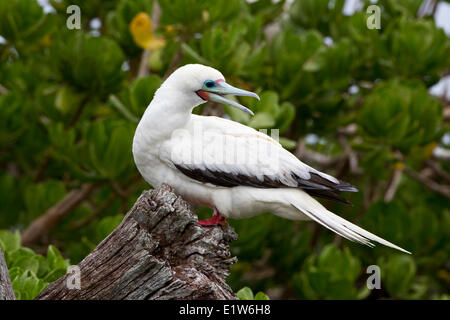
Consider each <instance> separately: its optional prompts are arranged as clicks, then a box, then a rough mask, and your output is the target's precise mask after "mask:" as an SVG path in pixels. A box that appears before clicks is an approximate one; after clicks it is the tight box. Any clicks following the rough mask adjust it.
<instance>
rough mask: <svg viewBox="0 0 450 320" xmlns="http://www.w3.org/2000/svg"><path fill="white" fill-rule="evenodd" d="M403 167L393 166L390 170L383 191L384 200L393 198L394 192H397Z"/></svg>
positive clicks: (387, 200)
mask: <svg viewBox="0 0 450 320" xmlns="http://www.w3.org/2000/svg"><path fill="white" fill-rule="evenodd" d="M402 174H403V168H395V169H394V171H393V172H392V176H391V179H390V181H389V183H388V186H387V188H386V192H385V193H384V202H390V201H392V199H394V196H395V193H396V192H397V189H398V186H399V185H400V181H401V179H402Z"/></svg>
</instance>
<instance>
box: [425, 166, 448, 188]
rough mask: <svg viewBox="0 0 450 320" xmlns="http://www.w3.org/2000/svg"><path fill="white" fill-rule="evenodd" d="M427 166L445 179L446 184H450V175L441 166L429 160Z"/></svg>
mask: <svg viewBox="0 0 450 320" xmlns="http://www.w3.org/2000/svg"><path fill="white" fill-rule="evenodd" d="M426 163H427V165H428V166H429V167H430V168H431V169H433V171H434V172H435V173H436V174H437V175H438V176H439V177H441V178H443V179H444V180H445V181H446V182H448V183H450V174H448V173H447V172H445V171H444V169H442V167H441V165H440V164H439V163H437V162H435V161H432V160H428V161H427V162H426Z"/></svg>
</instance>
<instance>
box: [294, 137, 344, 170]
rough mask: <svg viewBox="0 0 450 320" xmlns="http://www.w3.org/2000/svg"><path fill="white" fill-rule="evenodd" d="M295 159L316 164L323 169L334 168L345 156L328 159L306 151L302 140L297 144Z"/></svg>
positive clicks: (308, 150) (317, 153) (325, 156)
mask: <svg viewBox="0 0 450 320" xmlns="http://www.w3.org/2000/svg"><path fill="white" fill-rule="evenodd" d="M295 155H296V156H297V158H299V159H301V160H302V161H305V162H309V163H317V164H319V165H320V166H322V167H323V168H331V167H334V166H335V165H336V164H338V163H339V162H341V161H343V160H345V159H346V156H345V155H339V156H336V157H330V156H327V155H324V154H322V153H319V152H316V151H314V150H311V149H308V148H307V147H306V145H305V143H304V142H303V140H302V139H299V140H298V142H297V150H296V151H295Z"/></svg>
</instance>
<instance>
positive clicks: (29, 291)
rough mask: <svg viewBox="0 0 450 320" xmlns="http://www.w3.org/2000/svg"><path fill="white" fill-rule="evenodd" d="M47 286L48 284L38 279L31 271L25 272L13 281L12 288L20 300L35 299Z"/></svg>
mask: <svg viewBox="0 0 450 320" xmlns="http://www.w3.org/2000/svg"><path fill="white" fill-rule="evenodd" d="M47 285H48V283H46V282H45V281H43V280H41V279H38V278H37V277H36V275H35V274H34V273H33V272H31V271H25V272H24V273H22V274H21V275H20V276H16V277H15V278H14V279H13V280H12V287H13V289H14V293H15V295H16V298H17V299H18V300H32V299H34V298H35V297H36V296H37V295H38V294H39V293H40V292H41V291H42V290H44V289H45V287H47Z"/></svg>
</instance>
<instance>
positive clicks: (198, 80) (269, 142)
mask: <svg viewBox="0 0 450 320" xmlns="http://www.w3.org/2000/svg"><path fill="white" fill-rule="evenodd" d="M225 95H236V96H251V97H255V98H258V99H259V97H258V95H256V94H255V93H252V92H249V91H246V90H242V89H238V88H235V87H233V86H231V85H229V84H227V83H226V82H225V78H224V76H223V75H222V74H221V73H220V72H219V71H217V70H216V69H213V68H211V67H207V66H203V65H199V64H189V65H185V66H182V67H180V68H178V69H177V70H176V71H174V72H173V73H172V74H171V75H170V76H169V77H168V78H167V79H166V81H164V83H163V84H162V85H161V87H160V88H159V89H158V90H157V91H156V93H155V95H154V97H153V100H152V101H151V103H150V105H149V106H148V108H147V109H146V110H145V112H144V115H143V116H142V119H141V120H140V122H139V124H138V126H137V129H136V132H135V136H134V140H133V156H134V160H135V163H136V166H137V168H138V170H139V172H140V173H141V175H142V176H143V177H144V179H145V180H146V181H147V182H148V183H150V184H151V185H152V186H153V187H158V186H160V185H161V184H162V183H167V184H169V185H171V186H172V187H173V188H174V189H175V191H176V192H177V193H178V194H180V195H181V196H183V197H184V198H186V199H188V200H190V201H193V202H196V203H198V204H202V205H206V206H209V207H210V208H212V209H213V210H214V215H213V217H212V218H211V219H207V220H200V221H199V223H200V224H201V225H216V224H220V225H223V224H226V221H225V219H226V218H245V217H251V216H254V215H258V214H261V213H264V212H272V213H273V214H275V215H277V216H280V217H282V218H286V219H291V220H314V221H316V222H318V223H320V224H321V225H323V226H324V227H326V228H328V229H330V230H332V231H334V232H335V233H337V234H339V235H340V236H342V237H344V238H346V239H348V240H351V241H354V242H358V243H361V244H365V245H368V246H371V247H373V246H374V244H373V243H372V241H374V242H378V243H380V244H383V245H386V246H389V247H392V248H395V249H397V250H400V251H402V252H406V253H409V252H408V251H406V250H404V249H402V248H400V247H398V246H396V245H394V244H392V243H390V242H388V241H386V240H384V239H382V238H380V237H378V236H376V235H374V234H372V233H370V232H368V231H366V230H364V229H362V228H360V227H358V226H356V225H354V224H352V223H350V222H348V221H347V220H345V219H343V218H341V217H339V216H337V215H335V214H334V213H332V212H330V211H328V210H327V209H326V208H325V207H324V206H322V205H321V204H320V203H319V202H318V201H317V200H315V199H314V198H313V197H312V196H316V197H324V198H328V199H333V200H337V201H343V202H346V200H345V199H343V198H341V197H340V196H339V195H338V194H337V192H338V191H350V192H356V191H358V190H357V189H356V188H355V187H353V186H352V185H350V184H348V183H346V182H343V181H340V180H338V179H336V178H334V177H332V176H330V175H328V174H325V173H323V172H320V171H318V170H315V169H314V168H312V167H310V166H308V165H306V164H304V163H303V162H301V161H300V160H299V159H298V158H297V157H295V156H294V155H293V154H291V153H290V152H289V151H287V150H285V149H283V147H282V146H281V145H280V144H279V143H278V141H276V140H275V139H272V138H271V137H269V136H268V135H266V134H264V133H261V132H258V131H256V130H254V129H253V128H250V127H247V126H244V125H242V124H240V123H237V122H234V121H231V120H227V119H223V118H218V117H212V116H199V115H194V114H192V110H193V109H194V108H195V107H197V106H198V105H200V104H202V103H205V102H206V101H214V102H218V103H222V104H227V105H230V106H232V107H236V108H238V109H240V110H242V111H244V112H247V113H250V114H253V113H252V111H250V110H249V109H248V108H246V107H244V106H243V105H241V104H239V103H237V102H235V101H233V100H229V99H227V98H225V97H224V96H225Z"/></svg>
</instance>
